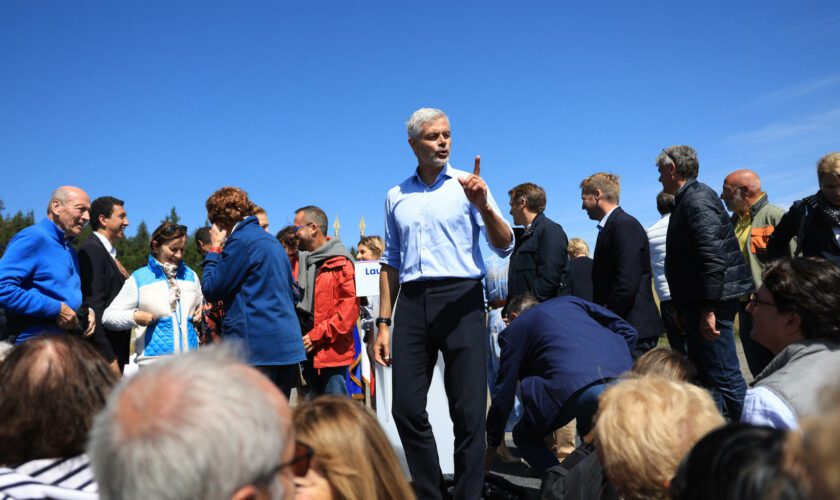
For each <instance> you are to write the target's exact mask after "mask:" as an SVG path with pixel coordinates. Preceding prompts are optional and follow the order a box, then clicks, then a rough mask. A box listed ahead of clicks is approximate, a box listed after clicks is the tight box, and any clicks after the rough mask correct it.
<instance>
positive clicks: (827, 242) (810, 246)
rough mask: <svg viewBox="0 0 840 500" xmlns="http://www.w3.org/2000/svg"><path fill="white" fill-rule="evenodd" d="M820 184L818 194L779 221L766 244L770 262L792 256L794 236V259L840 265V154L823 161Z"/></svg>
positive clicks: (818, 171)
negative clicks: (806, 259)
mask: <svg viewBox="0 0 840 500" xmlns="http://www.w3.org/2000/svg"><path fill="white" fill-rule="evenodd" d="M817 181H818V182H819V186H820V189H819V191H817V192H816V194H813V195H811V196H808V197H807V198H803V199H801V200H799V201H795V202H794V203H793V205H791V207H790V210H788V212H787V213H786V214H785V215H783V216H782V218H781V220H779V223H778V224H777V225H776V229H775V231H774V232H773V234H772V235H771V236H770V241H769V242H768V243H767V253H768V255H769V257H770V259H777V258H779V257H785V256H789V255H791V248H790V241H791V239H793V238H794V237H795V238H796V244H795V250H794V251H793V255H794V256H797V257H798V256H800V255H801V256H803V257H822V258H823V259H826V260H828V261H830V262H832V263H833V264H834V265H836V266H840V245H838V238H839V237H840V152H837V153H829V154H827V155H825V156H823V157H822V158H820V161H819V162H817Z"/></svg>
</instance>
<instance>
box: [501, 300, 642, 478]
mask: <svg viewBox="0 0 840 500" xmlns="http://www.w3.org/2000/svg"><path fill="white" fill-rule="evenodd" d="M528 309H530V310H528ZM526 310H527V312H525V311H526ZM508 318H510V319H511V320H512V321H511V324H510V326H508V327H507V328H506V329H505V330H504V331H503V332H502V333H501V335H500V336H499V345H500V346H501V351H502V352H501V366H500V368H499V375H498V377H497V378H496V391H495V393H494V394H495V397H494V398H493V402H492V404H491V405H490V411H489V413H488V414H487V455H486V459H485V465H488V466H489V464H490V462H491V461H492V459H493V457H494V456H495V454H496V447H497V446H499V444H500V443H501V442H502V439H503V438H504V425H505V421H506V419H507V415H508V414H509V413H510V409H511V407H512V405H513V397H514V393H515V391H516V384H517V382H519V386H520V392H521V397H522V407H523V409H524V412H523V415H522V419H521V420H520V421H519V423H518V424H517V425H516V427H514V429H513V441H514V443H516V446H517V448H518V449H519V450H520V451H521V452H522V456H523V457H524V458H525V460H527V461H528V463H529V464H530V465H531V468H532V469H533V470H534V472H536V473H538V474H542V473H543V472H545V470H546V469H548V468H549V467H552V466H554V465H557V464H558V463H559V462H558V461H557V458H556V457H555V456H554V453H552V452H551V450H549V449H548V447H547V446H546V444H545V436H547V435H548V434H550V433H551V432H553V431H554V430H556V429H558V428H560V427H562V426H564V425H566V424H568V423H569V422H571V421H572V419H577V427H578V433H579V434H580V435H585V434H586V433H588V432H589V430H590V428H591V426H592V416H593V415H594V414H595V411H596V410H597V409H598V396H599V395H600V394H601V392H603V391H604V389H606V384H607V383H608V382H609V381H611V380H613V379H615V378H616V377H618V376H619V375H621V374H622V373H624V372H626V371H627V370H629V369H630V368H631V366H632V365H633V360H632V358H631V357H630V352H631V351H632V350H633V348H634V346H635V344H636V329H635V328H633V327H632V326H631V325H630V323H628V322H626V321H624V320H623V319H621V318H620V317H619V316H617V315H616V314H615V313H613V312H611V311H609V310H608V309H606V308H603V307H601V306H598V305H595V304H592V303H590V302H586V301H585V300H583V299H579V298H577V297H572V296H562V297H557V298H555V299H551V300H548V301H546V302H543V303H541V304H537V299H536V297H534V296H533V295H531V294H524V295H520V296H517V297H514V298H513V299H511V300H510V301H509V302H508Z"/></svg>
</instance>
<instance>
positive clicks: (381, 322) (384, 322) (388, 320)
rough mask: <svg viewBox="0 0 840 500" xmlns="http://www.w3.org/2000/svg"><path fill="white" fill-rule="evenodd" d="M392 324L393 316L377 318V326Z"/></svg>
mask: <svg viewBox="0 0 840 500" xmlns="http://www.w3.org/2000/svg"><path fill="white" fill-rule="evenodd" d="M379 325H385V326H391V318H376V326H379Z"/></svg>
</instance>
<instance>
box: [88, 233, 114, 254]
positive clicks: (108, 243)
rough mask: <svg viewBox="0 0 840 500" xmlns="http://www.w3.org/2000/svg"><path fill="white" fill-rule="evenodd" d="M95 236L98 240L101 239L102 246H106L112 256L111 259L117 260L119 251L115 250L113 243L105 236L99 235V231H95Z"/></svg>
mask: <svg viewBox="0 0 840 500" xmlns="http://www.w3.org/2000/svg"><path fill="white" fill-rule="evenodd" d="M93 234H94V235H95V236H96V237H97V238H99V241H101V242H102V244H103V245H104V246H105V250H107V251H108V253H109V254H111V257H114V258H116V257H117V249H116V248H114V245H112V244H111V241H110V240H108V238H106V237H105V236H104V235H103V234H101V233H99V232H98V231H94V232H93Z"/></svg>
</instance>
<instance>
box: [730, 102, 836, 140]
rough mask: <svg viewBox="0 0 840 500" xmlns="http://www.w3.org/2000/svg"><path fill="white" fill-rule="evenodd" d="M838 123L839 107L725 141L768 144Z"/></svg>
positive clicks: (775, 124)
mask: <svg viewBox="0 0 840 500" xmlns="http://www.w3.org/2000/svg"><path fill="white" fill-rule="evenodd" d="M838 123H840V108H835V109H832V110H830V111H826V112H824V113H818V114H815V115H811V116H809V117H806V118H803V119H801V120H798V121H793V122H779V123H773V124H771V125H767V126H764V127H761V128H759V129H756V130H752V131H748V132H741V133H739V134H735V135H733V136H731V137H729V138H728V139H726V141H725V142H730V143H750V144H768V143H773V142H775V141H781V140H786V139H790V138H791V137H795V136H800V135H802V134H805V133H814V132H819V131H824V130H826V129H828V128H830V127H833V126H836V125H837V124H838Z"/></svg>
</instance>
